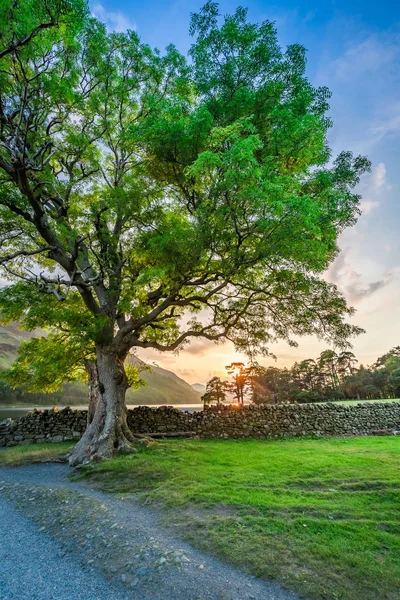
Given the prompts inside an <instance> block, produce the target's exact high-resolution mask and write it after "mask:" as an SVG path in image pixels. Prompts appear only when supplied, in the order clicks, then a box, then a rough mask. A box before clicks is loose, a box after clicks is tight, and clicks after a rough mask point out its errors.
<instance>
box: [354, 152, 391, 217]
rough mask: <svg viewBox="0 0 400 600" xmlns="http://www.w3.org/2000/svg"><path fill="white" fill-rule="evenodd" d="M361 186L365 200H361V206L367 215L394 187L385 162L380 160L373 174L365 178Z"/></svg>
mask: <svg viewBox="0 0 400 600" xmlns="http://www.w3.org/2000/svg"><path fill="white" fill-rule="evenodd" d="M361 187H362V189H361V192H362V196H363V200H362V201H361V202H360V208H361V210H362V212H363V214H364V215H367V214H369V213H370V212H371V211H372V210H374V209H375V208H378V207H379V206H380V204H381V201H382V199H383V198H384V195H385V193H386V192H389V191H390V190H391V189H392V186H391V185H390V184H389V183H388V182H387V179H386V166H385V163H383V162H380V163H379V164H378V165H377V166H376V167H375V168H374V170H373V171H372V175H370V176H369V177H368V178H366V179H365V180H364V182H363V185H362V186H361Z"/></svg>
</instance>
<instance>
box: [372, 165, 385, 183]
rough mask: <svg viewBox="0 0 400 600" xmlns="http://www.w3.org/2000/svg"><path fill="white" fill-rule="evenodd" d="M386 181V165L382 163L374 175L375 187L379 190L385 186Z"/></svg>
mask: <svg viewBox="0 0 400 600" xmlns="http://www.w3.org/2000/svg"><path fill="white" fill-rule="evenodd" d="M385 179H386V167H385V163H383V162H381V163H379V165H378V166H377V167H376V168H375V169H374V172H373V175H372V181H373V183H374V185H375V187H376V188H378V189H379V188H381V187H382V186H383V185H384V183H385Z"/></svg>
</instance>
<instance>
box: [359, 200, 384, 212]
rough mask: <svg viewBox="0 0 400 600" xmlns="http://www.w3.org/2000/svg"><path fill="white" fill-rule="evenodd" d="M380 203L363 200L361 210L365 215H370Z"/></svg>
mask: <svg viewBox="0 0 400 600" xmlns="http://www.w3.org/2000/svg"><path fill="white" fill-rule="evenodd" d="M379 205H380V202H378V200H361V202H360V208H361V210H362V213H363V215H368V214H369V213H370V212H371V211H372V210H374V208H378V206H379Z"/></svg>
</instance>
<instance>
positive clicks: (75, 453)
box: [69, 347, 135, 466]
mask: <svg viewBox="0 0 400 600" xmlns="http://www.w3.org/2000/svg"><path fill="white" fill-rule="evenodd" d="M96 356H97V366H96V369H94V367H93V363H92V365H90V366H89V369H90V375H89V377H92V378H93V379H92V384H93V388H92V390H91V393H92V395H93V397H92V405H91V406H89V409H90V410H89V411H88V426H87V428H86V431H85V433H84V434H83V436H82V438H81V439H80V440H79V442H78V443H77V444H76V446H75V447H74V448H73V449H72V451H71V453H70V455H69V464H70V465H71V466H78V465H83V464H87V463H89V462H91V461H94V460H100V459H103V458H111V457H112V456H113V455H114V454H115V452H116V450H122V451H127V452H129V451H133V450H134V449H135V448H134V446H133V445H132V442H133V441H134V439H135V438H134V436H133V435H132V433H131V432H130V430H129V427H128V425H127V421H126V405H125V394H126V390H127V388H128V382H127V377H126V374H125V369H124V358H125V357H121V356H118V355H117V354H116V353H115V351H111V350H110V349H109V348H107V347H98V348H96ZM87 368H88V367H87ZM96 375H98V380H97V384H96V381H95V380H96ZM96 385H97V387H98V393H97V394H96ZM96 395H97V399H96ZM94 405H95V406H94ZM93 409H94V410H93ZM89 413H91V415H90V417H89ZM89 418H90V422H89Z"/></svg>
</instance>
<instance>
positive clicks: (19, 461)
mask: <svg viewBox="0 0 400 600" xmlns="http://www.w3.org/2000/svg"><path fill="white" fill-rule="evenodd" d="M71 446H73V442H60V443H58V444H27V445H26V446H13V447H12V448H4V449H2V450H1V452H0V467H19V466H21V465H27V464H30V463H40V462H47V461H58V460H63V459H64V457H65V455H66V454H67V452H68V450H69V449H70V448H71Z"/></svg>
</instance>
